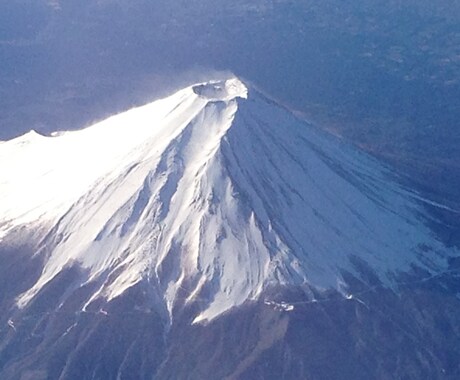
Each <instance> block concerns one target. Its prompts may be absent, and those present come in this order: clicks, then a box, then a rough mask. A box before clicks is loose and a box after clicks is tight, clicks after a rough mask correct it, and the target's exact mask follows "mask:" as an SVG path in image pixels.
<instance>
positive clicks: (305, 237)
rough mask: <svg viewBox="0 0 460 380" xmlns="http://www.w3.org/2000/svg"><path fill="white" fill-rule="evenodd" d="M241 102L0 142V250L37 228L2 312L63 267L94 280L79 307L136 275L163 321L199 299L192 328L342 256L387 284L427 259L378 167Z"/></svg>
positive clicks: (418, 230)
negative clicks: (37, 262) (29, 274)
mask: <svg viewBox="0 0 460 380" xmlns="http://www.w3.org/2000/svg"><path fill="white" fill-rule="evenodd" d="M247 97H248V91H247V88H246V87H245V85H244V84H243V83H241V82H240V81H239V80H238V79H231V80H227V81H221V82H218V81H216V82H209V83H206V84H201V85H196V86H192V87H189V88H186V89H184V90H182V91H179V92H178V93H176V94H174V95H172V96H171V97H169V98H166V99H163V100H159V101H156V102H154V103H152V104H149V105H146V106H144V107H140V108H136V109H133V110H130V111H128V112H125V113H123V114H120V115H116V116H113V117H111V118H109V119H107V120H105V121H103V122H100V123H97V124H95V125H94V126H92V127H89V128H87V129H85V130H81V131H76V132H64V133H56V134H55V136H54V137H43V136H40V135H37V134H36V133H35V132H30V133H28V134H26V135H24V136H22V137H20V138H17V139H14V140H11V141H7V142H0V195H1V197H0V241H1V239H4V238H5V237H6V236H7V235H9V236H10V237H11V236H14V234H17V233H18V232H17V231H20V230H19V229H18V227H20V226H28V227H30V228H35V227H38V226H40V227H41V228H44V227H45V228H47V229H48V231H52V232H51V233H49V234H48V235H47V236H46V238H44V240H43V241H42V242H41V247H42V249H43V251H44V252H46V261H45V266H44V269H43V273H42V275H41V277H40V278H39V280H38V281H37V283H36V284H35V285H34V286H33V287H32V288H31V289H30V290H28V291H27V292H25V293H24V294H23V295H22V296H21V297H20V298H19V299H18V305H19V306H20V307H24V306H25V305H27V304H28V303H29V302H30V301H31V299H32V298H33V297H34V296H35V295H37V293H38V292H39V291H40V289H42V287H43V286H44V285H45V284H47V283H48V282H49V281H50V280H52V279H53V278H54V277H55V276H56V275H57V274H58V273H59V272H60V271H62V269H63V268H65V267H67V266H70V265H74V264H75V263H78V264H79V265H80V266H81V267H83V268H84V269H85V271H84V273H86V275H85V276H86V277H85V278H83V279H82V284H84V283H87V282H89V281H92V280H96V279H97V280H99V281H100V283H101V284H102V285H101V287H100V288H99V290H98V291H97V292H96V293H94V294H93V296H92V297H91V299H88V300H87V304H90V303H91V302H92V301H93V300H95V299H97V298H99V297H104V298H106V299H109V300H110V299H112V298H114V297H117V296H118V295H120V294H122V293H123V292H124V291H125V290H126V289H128V288H129V287H131V286H132V285H134V284H136V283H138V282H139V281H141V280H145V281H148V283H149V284H150V286H151V287H152V289H153V291H154V292H155V293H156V295H157V299H158V300H159V301H158V302H160V303H162V306H161V305H159V307H165V308H166V310H167V311H168V312H169V314H171V313H172V310H173V307H174V305H175V303H176V302H177V301H178V298H179V295H180V297H182V298H183V297H184V294H185V297H186V299H185V302H191V301H194V300H200V305H201V307H202V311H201V313H199V314H198V315H197V316H196V318H195V322H200V321H205V320H210V319H212V318H214V317H216V316H218V315H220V314H221V313H223V312H224V311H226V310H228V309H230V308H231V307H234V306H237V305H240V304H242V303H243V302H245V301H246V300H248V299H256V298H257V297H258V295H259V294H260V293H261V292H262V290H263V289H264V288H266V287H267V286H271V285H276V284H285V283H287V284H303V283H309V284H311V285H313V286H317V287H320V288H328V287H340V286H342V278H341V275H340V271H341V270H348V271H349V272H351V273H356V270H355V269H354V266H353V265H352V264H351V262H350V257H358V258H359V259H360V260H361V261H362V262H365V263H366V264H367V265H368V266H369V267H370V268H373V269H374V270H375V271H376V273H377V274H378V275H379V276H380V279H381V280H382V281H383V282H384V283H387V284H389V285H391V283H392V281H393V278H394V276H393V275H394V273H397V272H398V271H404V270H408V269H409V268H410V266H411V264H414V263H415V264H417V265H420V266H422V267H424V268H426V269H428V270H435V269H437V268H438V267H439V266H441V265H443V262H444V258H445V257H446V256H447V250H446V248H445V247H443V245H442V244H441V243H439V242H438V241H437V240H436V239H435V238H434V237H433V236H432V235H431V233H430V231H429V230H428V228H427V227H426V226H425V225H424V224H423V220H424V217H425V216H424V212H423V208H422V206H421V205H420V202H421V201H420V199H419V198H418V197H417V196H416V195H415V194H411V193H409V192H408V191H406V190H404V189H402V188H401V187H400V186H398V185H397V184H395V183H394V182H391V181H390V180H389V176H390V175H389V173H388V172H387V170H386V169H385V168H384V167H383V166H381V165H380V164H379V163H378V162H376V161H375V160H373V159H371V158H369V157H368V156H366V155H364V154H361V153H359V152H357V151H355V150H353V149H351V148H349V147H347V146H345V145H343V144H340V143H338V142H337V141H335V140H333V139H331V138H329V137H326V136H323V135H322V134H320V133H318V132H316V131H315V129H314V128H312V127H310V126H309V125H307V124H305V123H303V122H301V121H299V120H297V119H296V118H295V117H294V116H292V115H291V114H290V113H289V112H288V111H286V110H285V109H283V108H282V107H280V106H278V105H276V104H275V103H273V102H272V101H270V100H268V99H266V98H265V97H263V96H262V95H260V94H259V93H257V92H255V91H254V92H250V93H249V97H248V99H246V98H247ZM422 248H423V249H422ZM115 274H116V275H115ZM356 274H357V275H359V274H358V273H356Z"/></svg>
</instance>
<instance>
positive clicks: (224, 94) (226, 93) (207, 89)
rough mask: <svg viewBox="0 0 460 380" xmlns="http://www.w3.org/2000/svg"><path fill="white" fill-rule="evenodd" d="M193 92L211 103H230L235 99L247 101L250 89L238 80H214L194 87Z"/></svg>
mask: <svg viewBox="0 0 460 380" xmlns="http://www.w3.org/2000/svg"><path fill="white" fill-rule="evenodd" d="M192 88H193V92H194V93H195V94H197V95H200V96H202V97H204V98H206V99H208V100H211V101H229V100H232V99H235V98H242V99H247V97H248V89H247V87H246V85H245V84H244V83H243V82H241V80H239V79H238V78H236V77H235V78H231V79H227V80H212V81H209V82H206V83H200V84H197V85H194V86H192Z"/></svg>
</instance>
